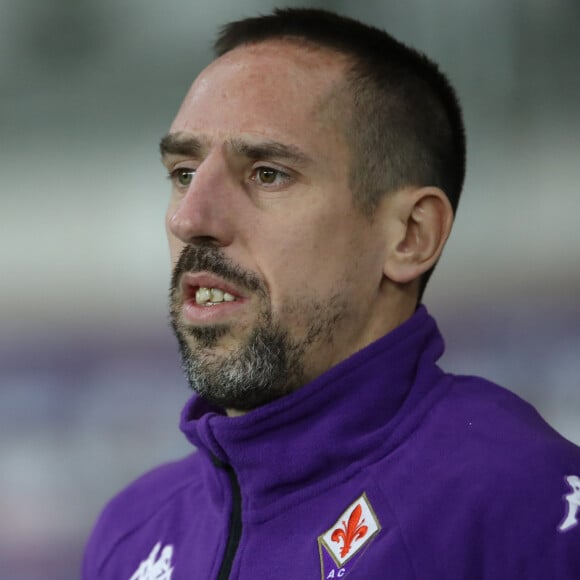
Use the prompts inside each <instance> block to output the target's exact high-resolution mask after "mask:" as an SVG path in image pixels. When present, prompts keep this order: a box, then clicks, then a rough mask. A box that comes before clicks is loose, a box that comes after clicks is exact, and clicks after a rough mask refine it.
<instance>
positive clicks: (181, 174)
mask: <svg viewBox="0 0 580 580" xmlns="http://www.w3.org/2000/svg"><path fill="white" fill-rule="evenodd" d="M194 175H195V170H194V169H188V168H187V167H179V168H177V169H174V170H173V171H172V172H171V173H170V174H169V178H170V179H171V181H173V182H174V183H175V184H176V185H177V186H179V187H189V186H190V185H191V182H192V180H193V176H194Z"/></svg>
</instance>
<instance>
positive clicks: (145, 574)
mask: <svg viewBox="0 0 580 580" xmlns="http://www.w3.org/2000/svg"><path fill="white" fill-rule="evenodd" d="M160 550H161V542H157V544H155V546H154V547H153V550H151V554H149V557H148V558H147V560H143V562H141V564H140V565H139V568H138V569H137V571H136V572H135V574H133V576H131V578H129V580H171V575H172V574H173V566H172V565H171V558H172V557H173V546H165V547H164V548H163V550H161V554H159V551H160ZM157 554H159V558H158V559H157Z"/></svg>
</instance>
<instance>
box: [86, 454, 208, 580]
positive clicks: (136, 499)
mask: <svg viewBox="0 0 580 580" xmlns="http://www.w3.org/2000/svg"><path fill="white" fill-rule="evenodd" d="M199 460H200V455H199V454H198V453H197V452H194V453H192V454H190V455H188V456H187V457H185V458H183V459H180V460H178V461H173V462H170V463H166V464H163V465H160V466H158V467H156V468H154V469H152V470H150V471H148V472H147V473H145V474H144V475H142V476H141V477H139V478H138V479H136V480H135V481H133V482H132V483H131V484H129V485H128V486H127V487H126V488H125V489H123V490H122V491H121V492H119V493H118V494H117V495H116V496H115V497H114V498H113V499H111V500H110V501H109V502H108V503H107V505H106V506H105V507H104V509H103V510H102V512H101V514H100V516H99V517H98V519H97V522H96V524H95V526H94V529H93V531H92V533H91V536H90V538H89V541H88V543H87V547H86V550H85V554H84V561H83V567H84V570H97V569H99V568H100V567H101V566H102V564H103V562H104V561H105V560H106V558H107V556H108V555H109V554H110V553H111V552H112V550H113V549H114V548H115V546H116V545H117V544H118V543H119V542H121V541H122V540H123V538H124V537H126V536H127V535H129V534H130V533H131V532H132V531H134V530H135V529H137V528H139V527H141V526H142V525H144V524H145V522H146V521H147V520H148V519H150V518H152V517H153V516H154V515H155V514H157V513H158V512H159V511H160V510H162V509H163V508H164V506H165V505H166V504H167V503H168V502H171V501H172V500H173V499H174V498H175V496H176V495H179V494H180V493H182V492H183V491H184V490H185V489H187V490H188V491H189V490H191V489H192V487H195V486H196V485H201V478H200V477H199V468H198V465H197V464H198V462H199ZM83 577H85V576H83Z"/></svg>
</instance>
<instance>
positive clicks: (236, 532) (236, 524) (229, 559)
mask: <svg viewBox="0 0 580 580" xmlns="http://www.w3.org/2000/svg"><path fill="white" fill-rule="evenodd" d="M212 461H213V463H214V465H215V466H216V467H219V468H220V469H223V470H224V471H225V472H226V474H227V475H228V479H229V480H230V487H231V490H232V511H231V513H230V523H229V532H228V541H227V544H226V549H225V552H224V557H223V560H222V565H221V566H220V570H219V572H218V575H217V580H228V578H229V577H230V572H231V571H232V566H233V563H234V559H235V557H236V552H237V551H238V546H239V544H240V537H241V535H242V494H241V491H240V484H239V483H238V478H237V477H236V472H235V471H234V468H233V467H232V466H231V465H229V464H228V463H224V462H223V461H221V460H220V459H218V458H217V457H216V456H215V455H213V454H212Z"/></svg>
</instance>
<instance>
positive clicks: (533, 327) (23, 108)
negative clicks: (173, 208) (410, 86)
mask: <svg viewBox="0 0 580 580" xmlns="http://www.w3.org/2000/svg"><path fill="white" fill-rule="evenodd" d="M284 5H287V6H319V7H324V8H329V9H334V10H336V11H338V12H341V13H343V14H346V15H350V16H353V17H356V18H359V19H362V20H363V21H366V22H369V23H373V24H375V25H378V26H380V27H383V28H386V29H387V30H388V31H390V32H391V33H393V34H394V35H395V36H397V37H398V38H400V39H401V40H403V41H406V42H408V43H410V44H411V45H413V46H415V47H416V48H418V49H420V50H423V51H425V52H426V53H427V54H428V55H429V56H431V57H432V58H433V59H434V60H436V61H437V62H438V63H440V65H441V68H442V69H443V70H444V71H445V72H446V73H447V74H448V75H449V77H450V78H451V80H452V82H453V84H454V85H455V86H456V88H457V90H458V93H459V95H460V97H461V100H462V102H463V105H464V109H465V118H466V124H467V133H468V145H469V165H468V178H467V183H466V187H465V192H464V198H463V200H462V203H461V204H460V209H459V214H458V218H457V222H456V226H455V230H454V233H453V235H452V237H451V240H450V242H449V244H448V248H447V251H446V254H445V256H444V258H443V260H442V261H441V263H440V265H439V267H438V270H437V272H436V274H435V275H434V277H433V279H432V282H431V284H430V287H429V289H428V291H427V293H426V298H425V302H426V303H427V305H428V307H429V308H430V310H431V311H432V312H433V313H434V314H435V315H436V317H437V318H438V321H439V324H440V326H441V328H442V330H443V333H444V335H445V336H446V340H447V345H448V353H447V354H446V355H445V358H444V359H443V366H444V367H445V368H446V369H448V370H450V371H454V372H466V373H470V374H481V375H485V376H486V377H487V378H490V379H492V380H495V381H496V382H499V383H501V384H503V385H505V386H507V387H509V388H510V389H512V390H514V391H516V392H517V393H519V394H521V395H522V396H523V397H524V398H526V399H527V400H529V401H530V402H532V403H533V404H534V405H535V406H536V407H537V408H538V409H539V410H540V412H541V413H542V414H543V415H544V416H545V417H546V419H547V420H548V421H549V422H551V423H552V424H553V425H554V426H555V427H556V428H557V429H558V430H559V431H561V432H562V433H563V434H564V435H565V436H566V437H568V438H569V439H571V440H573V441H575V442H576V443H580V379H579V377H580V300H579V297H578V294H579V292H580V228H579V227H578V216H579V215H580V195H579V193H578V184H579V183H580V150H579V149H580V147H579V145H578V143H579V142H578V134H580V115H579V110H578V103H580V74H578V71H580V35H578V27H579V25H580V3H578V2H577V1H576V0H568V1H565V0H554V1H552V2H544V1H543V0H513V1H512V2H503V1H500V0H489V1H487V2H485V3H484V2H464V1H463V0H440V1H438V2H433V1H432V0H400V1H395V0H393V1H384V0H383V1H372V0H367V1H366V2H348V1H334V2H332V1H327V2H300V3H298V2H286V3H285V4H284ZM273 6H275V3H273V2H269V1H266V0H242V1H239V2H226V1H224V0H212V2H199V1H197V2H196V1H194V0H164V1H163V2H159V1H145V0H124V1H123V2H118V1H115V0H26V1H25V2H23V1H22V0H0V199H1V205H0V247H1V250H0V292H1V303H0V307H1V319H0V514H2V516H1V518H0V578H2V579H3V580H41V579H42V580H69V579H71V580H72V579H75V578H78V577H79V566H80V559H81V554H82V550H83V546H84V543H85V541H86V538H87V535H88V533H89V530H90V528H91V527H92V525H93V523H94V520H95V518H96V517H97V514H98V512H99V510H100V508H101V507H102V506H103V504H104V503H105V501H106V500H107V499H108V498H110V497H111V496H112V495H113V494H114V493H115V492H116V491H118V490H119V489H120V488H121V487H123V486H124V485H126V484H127V483H128V482H129V481H131V480H133V479H134V478H135V477H136V476H137V475H139V474H140V473H142V472H143V471H145V470H147V469H148V468H150V467H152V466H154V465H156V464H158V463H160V462H163V461H167V460H170V459H173V458H176V457H179V456H181V455H184V454H185V453H187V452H188V451H189V446H188V444H187V443H186V441H185V439H184V438H183V437H182V436H181V434H180V432H179V431H178V428H177V422H178V416H179V412H180V410H181V407H182V405H183V403H184V402H185V401H186V399H187V398H188V397H189V391H188V388H187V386H186V384H185V380H184V379H183V378H182V376H181V372H180V370H179V362H178V357H177V353H176V347H175V343H174V340H173V337H172V336H171V333H170V331H169V328H168V324H167V314H166V288H167V284H168V278H169V273H170V272H169V257H168V252H167V249H166V245H165V238H164V230H163V215H164V210H165V204H166V201H167V199H168V191H169V185H168V183H167V181H166V179H165V174H164V170H163V168H162V167H161V165H160V163H159V161H158V149H157V144H158V141H159V139H160V137H161V136H162V135H164V134H165V132H166V131H167V129H168V127H169V125H170V123H171V121H172V118H173V115H174V114H175V112H176V111H177V108H178V106H179V104H180V101H181V99H182V97H183V96H184V94H185V92H186V90H187V88H188V87H189V85H190V83H191V81H192V80H193V78H194V77H195V76H196V74H197V73H198V72H199V71H200V70H201V69H202V68H203V67H204V66H205V65H206V64H207V63H208V62H209V60H210V59H211V52H210V44H211V39H212V38H213V36H214V33H215V31H216V30H217V29H218V27H219V26H220V25H221V24H223V23H225V22H226V21H228V20H231V19H237V18H240V17H244V16H252V15H256V14H258V13H264V12H268V11H269V10H270V9H271V8H272V7H273Z"/></svg>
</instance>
